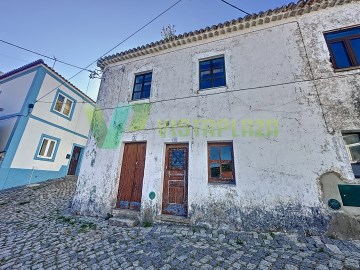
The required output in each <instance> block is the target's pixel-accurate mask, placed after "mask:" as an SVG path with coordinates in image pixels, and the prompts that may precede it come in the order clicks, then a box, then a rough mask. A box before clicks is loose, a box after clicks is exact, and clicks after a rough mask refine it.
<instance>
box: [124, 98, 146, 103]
mask: <svg viewBox="0 0 360 270" xmlns="http://www.w3.org/2000/svg"><path fill="white" fill-rule="evenodd" d="M128 103H129V104H138V103H140V104H141V103H150V98H142V99H136V100H129V102H128Z"/></svg>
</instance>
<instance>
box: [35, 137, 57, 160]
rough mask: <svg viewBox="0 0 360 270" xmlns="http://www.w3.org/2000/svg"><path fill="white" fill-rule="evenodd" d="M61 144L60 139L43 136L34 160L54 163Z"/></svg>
mask: <svg viewBox="0 0 360 270" xmlns="http://www.w3.org/2000/svg"><path fill="white" fill-rule="evenodd" d="M59 143H60V139H58V138H55V137H52V136H48V135H45V134H43V135H41V138H40V141H39V145H38V148H37V150H36V153H35V157H34V159H37V160H45V161H54V159H55V156H56V152H57V149H58V147H59Z"/></svg>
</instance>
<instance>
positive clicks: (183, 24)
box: [0, 0, 289, 99]
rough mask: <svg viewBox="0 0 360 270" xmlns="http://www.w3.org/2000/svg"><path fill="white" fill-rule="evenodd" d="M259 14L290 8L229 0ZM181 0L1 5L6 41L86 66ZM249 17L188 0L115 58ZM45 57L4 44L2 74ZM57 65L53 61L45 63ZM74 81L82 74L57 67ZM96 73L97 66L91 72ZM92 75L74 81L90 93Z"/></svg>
mask: <svg viewBox="0 0 360 270" xmlns="http://www.w3.org/2000/svg"><path fill="white" fill-rule="evenodd" d="M227 1H228V2H230V3H232V4H234V5H236V6H238V7H240V8H241V9H243V10H245V11H247V12H249V13H256V12H259V11H265V10H267V9H269V8H275V7H279V6H282V5H284V4H287V3H289V1H286V0H267V1H265V0H252V1H240V0H227ZM175 2H176V0H151V1H149V0H106V1H89V0H61V1H49V0H33V1H27V0H21V1H20V0H12V1H4V2H3V3H1V11H0V14H1V15H0V27H1V31H0V39H2V40H5V41H8V42H11V43H14V44H17V45H19V46H22V47H26V48H28V49H31V50H34V51H38V52H40V53H43V54H46V55H49V56H55V57H56V58H58V59H61V60H62V61H65V62H69V63H72V64H74V65H77V66H81V67H85V66H87V65H88V64H90V63H91V62H92V61H94V60H95V59H97V58H98V57H99V56H101V55H102V54H103V53H104V52H106V51H108V50H109V49H110V48H112V47H114V46H115V45H116V44H117V43H119V42H120V41H121V40H123V39H124V38H125V37H127V36H128V35H130V34H131V33H133V32H134V31H136V30H137V29H138V28H140V27H141V26H143V25H144V24H145V23H146V22H148V21H149V20H151V19H152V18H154V17H155V16H156V15H158V14H159V13H161V12H162V11H163V10H165V9H166V8H167V7H169V6H170V5H171V4H172V3H175ZM244 15H245V14H243V13H241V12H240V11H238V10H236V9H234V8H232V7H230V6H228V5H226V4H224V3H223V2H221V1H220V0H183V1H182V2H181V3H180V4H178V5H177V6H176V7H174V8H173V9H172V10H170V11H169V12H168V13H166V14H165V15H163V16H162V17H160V18H159V19H158V20H156V21H155V22H153V23H152V24H151V25H149V26H148V27H147V28H145V29H144V30H142V31H141V32H140V33H138V34H137V35H136V36H134V37H132V38H131V39H130V40H128V41H127V42H125V43H124V44H123V45H121V46H119V47H118V48H117V49H116V50H114V51H113V52H112V53H116V52H120V51H123V50H127V49H130V48H133V47H137V46H139V45H143V44H146V43H149V42H152V41H156V40H159V39H161V35H160V32H161V29H162V27H163V26H165V25H168V24H172V25H175V29H176V34H181V33H183V32H188V31H192V30H196V29H200V28H203V27H206V26H211V25H214V24H218V23H220V22H224V21H227V20H231V19H235V18H238V17H243V16H244ZM39 58H41V57H39V56H37V55H33V54H31V53H28V52H23V51H21V50H19V49H17V48H13V47H11V46H9V45H6V44H3V43H0V71H2V72H7V71H10V70H12V69H15V68H18V67H20V66H22V65H25V64H27V63H29V62H32V61H34V60H37V59H39ZM44 60H45V62H46V63H47V64H48V65H50V66H52V65H53V61H52V60H49V59H44ZM54 68H55V70H56V71H57V72H59V73H60V74H61V75H63V76H64V77H65V78H69V77H71V76H72V75H74V74H75V73H76V72H77V71H78V70H77V69H74V68H72V67H69V66H66V65H63V64H60V63H56V65H55V67H54ZM94 68H96V65H95V64H94V65H93V66H92V67H91V68H90V69H94ZM88 75H89V73H88V72H83V73H81V74H80V75H78V76H76V77H75V78H74V79H72V80H71V82H72V83H73V84H75V85H76V86H77V87H78V88H80V89H81V90H82V91H84V92H86V91H87V85H88V82H89V77H88ZM99 84H100V80H99V79H93V80H91V81H90V84H89V89H88V95H89V96H90V97H92V98H93V99H96V96H97V92H98V88H99Z"/></svg>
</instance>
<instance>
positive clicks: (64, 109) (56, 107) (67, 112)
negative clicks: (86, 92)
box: [51, 90, 76, 120]
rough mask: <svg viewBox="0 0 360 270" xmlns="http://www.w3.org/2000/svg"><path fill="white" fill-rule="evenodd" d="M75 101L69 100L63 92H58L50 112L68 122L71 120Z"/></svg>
mask: <svg viewBox="0 0 360 270" xmlns="http://www.w3.org/2000/svg"><path fill="white" fill-rule="evenodd" d="M75 103H76V101H75V99H73V98H71V97H70V96H68V95H67V94H65V93H64V92H63V91H61V90H58V92H57V93H56V96H55V100H54V103H53V106H52V108H51V111H52V112H54V113H56V114H58V115H60V116H62V117H64V118H67V119H69V120H71V118H72V114H73V112H74V107H75Z"/></svg>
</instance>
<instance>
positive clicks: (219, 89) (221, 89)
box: [197, 85, 228, 95]
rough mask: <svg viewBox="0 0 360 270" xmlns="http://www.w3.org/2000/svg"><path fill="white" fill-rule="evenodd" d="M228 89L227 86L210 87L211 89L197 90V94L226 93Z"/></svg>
mask: <svg viewBox="0 0 360 270" xmlns="http://www.w3.org/2000/svg"><path fill="white" fill-rule="evenodd" d="M227 89H228V86H227V85H224V86H218V87H211V88H205V89H198V90H197V93H198V94H200V95H207V94H209V93H212V92H220V93H221V92H226V91H227Z"/></svg>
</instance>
